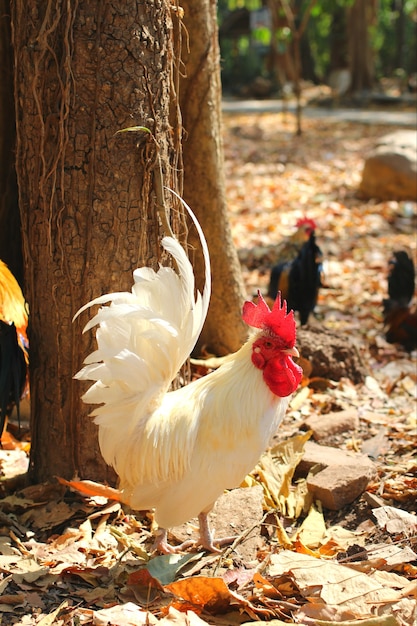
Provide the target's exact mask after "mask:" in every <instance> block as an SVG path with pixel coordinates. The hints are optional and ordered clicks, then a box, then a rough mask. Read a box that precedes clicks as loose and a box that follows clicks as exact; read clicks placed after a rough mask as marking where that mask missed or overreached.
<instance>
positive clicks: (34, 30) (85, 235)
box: [12, 0, 182, 481]
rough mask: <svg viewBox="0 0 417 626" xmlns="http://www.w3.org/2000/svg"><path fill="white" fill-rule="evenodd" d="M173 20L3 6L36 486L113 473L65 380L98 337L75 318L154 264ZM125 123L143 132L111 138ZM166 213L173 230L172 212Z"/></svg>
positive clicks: (169, 139)
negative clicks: (10, 54) (8, 35)
mask: <svg viewBox="0 0 417 626" xmlns="http://www.w3.org/2000/svg"><path fill="white" fill-rule="evenodd" d="M176 19H177V15H176V12H175V10H173V8H172V7H171V6H170V3H169V2H167V1H166V0H144V1H142V2H139V3H138V2H136V0H117V1H116V0H114V1H111V0H105V1H103V0H45V2H39V1H36V0H14V2H13V3H12V27H13V45H14V61H15V101H16V127H17V154H16V160H17V173H18V183H19V192H20V197H19V204H20V211H21V219H22V234H23V244H24V261H25V266H26V271H27V281H26V295H27V299H28V301H29V306H30V330H29V333H30V361H31V404H32V409H31V422H32V424H31V429H32V452H31V461H30V475H31V477H32V480H37V481H39V480H47V479H49V478H51V477H53V476H54V475H60V476H63V477H66V478H69V477H72V476H73V475H74V474H75V473H78V474H79V475H80V476H81V477H88V478H90V479H96V480H103V479H104V478H105V477H106V476H107V477H108V478H110V477H111V473H109V470H108V469H106V467H105V466H104V462H103V461H102V459H101V456H100V454H99V451H98V446H97V443H96V439H97V437H96V427H95V425H94V424H93V422H92V420H90V419H89V418H88V417H87V415H88V413H89V410H90V409H91V407H87V406H85V405H84V404H83V403H82V402H81V400H80V395H81V393H82V392H83V386H82V384H81V383H80V382H79V381H74V380H73V375H74V374H75V373H76V372H77V371H78V369H79V368H80V366H81V364H82V360H83V358H84V357H85V356H86V355H87V354H89V353H90V352H91V351H92V350H93V349H94V345H95V342H94V339H93V334H92V333H87V334H86V335H82V328H83V326H84V324H85V323H86V321H87V314H84V315H83V316H81V319H77V320H76V322H75V323H73V322H72V318H73V315H74V314H75V313H76V312H77V310H78V309H79V307H80V306H82V305H83V304H84V303H86V302H88V301H89V300H91V299H92V298H94V297H96V296H99V295H101V294H103V293H107V292H111V291H120V290H130V288H131V284H132V270H133V269H134V268H136V267H138V266H140V265H144V264H147V265H151V266H154V267H155V266H156V264H157V262H158V260H159V258H158V257H159V255H160V250H161V248H160V244H159V241H160V238H161V234H165V233H161V230H160V228H159V223H158V218H157V214H156V202H155V192H154V180H155V179H154V176H153V174H154V171H155V170H154V168H155V165H156V164H157V162H158V154H159V155H160V157H161V162H162V169H163V177H164V183H165V184H166V185H168V186H169V187H172V188H174V189H176V188H178V186H177V180H176V178H177V161H178V154H179V146H178V145H176V135H175V133H172V127H171V123H170V119H169V111H170V101H171V103H172V102H173V101H174V102H175V93H173V85H174V82H175V81H174V80H173V76H172V74H173V50H172V30H173V29H172V26H173V21H175V20H176ZM171 122H172V119H171ZM134 126H145V127H147V128H149V129H150V130H151V131H152V134H150V133H144V132H140V131H135V132H125V133H119V134H117V131H120V130H122V129H124V128H127V127H134ZM168 202H169V203H171V204H172V202H173V200H172V198H170V199H168ZM174 208H175V207H174ZM172 215H173V216H174V215H175V216H180V217H178V218H174V220H173V222H174V231H175V232H178V231H179V230H180V228H181V223H182V218H181V209H180V207H178V206H176V208H175V211H173V212H172Z"/></svg>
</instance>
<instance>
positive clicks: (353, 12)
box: [348, 0, 377, 93]
mask: <svg viewBox="0 0 417 626" xmlns="http://www.w3.org/2000/svg"><path fill="white" fill-rule="evenodd" d="M376 3H377V0H371V2H370V1H369V0H355V2H354V3H353V5H352V6H351V7H350V8H349V9H348V33H349V69H350V75H351V85H350V89H351V91H352V92H353V93H354V92H358V91H363V90H369V89H371V88H372V85H373V83H374V56H373V51H372V49H371V46H370V38H369V28H370V26H371V25H372V24H373V23H374V22H375V18H376Z"/></svg>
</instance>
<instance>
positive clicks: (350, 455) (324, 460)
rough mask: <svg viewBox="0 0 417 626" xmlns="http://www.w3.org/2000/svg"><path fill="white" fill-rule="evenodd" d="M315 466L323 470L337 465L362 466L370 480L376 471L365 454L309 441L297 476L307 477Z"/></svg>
mask: <svg viewBox="0 0 417 626" xmlns="http://www.w3.org/2000/svg"><path fill="white" fill-rule="evenodd" d="M315 465H318V466H319V467H321V468H322V469H325V468H326V467H336V466H337V465H353V466H359V465H360V466H361V467H363V468H364V469H365V470H366V471H367V473H368V476H369V478H372V476H373V475H374V474H375V471H376V470H375V465H374V463H373V462H372V461H371V460H370V459H369V458H368V457H367V456H366V455H365V454H359V453H357V452H349V451H347V450H339V448H333V447H332V446H321V445H319V444H318V443H314V441H307V442H306V444H305V446H304V454H303V458H302V459H301V461H300V463H299V464H298V467H297V472H296V476H297V477H299V476H307V474H308V472H309V471H310V470H311V468H312V467H313V466H315Z"/></svg>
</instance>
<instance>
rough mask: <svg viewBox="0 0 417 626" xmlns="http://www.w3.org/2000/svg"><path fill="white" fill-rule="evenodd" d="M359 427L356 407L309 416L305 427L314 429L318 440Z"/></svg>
mask: <svg viewBox="0 0 417 626" xmlns="http://www.w3.org/2000/svg"><path fill="white" fill-rule="evenodd" d="M358 427H359V416H358V410H357V409H355V408H350V409H346V410H345V411H336V412H332V413H326V414H325V415H312V416H310V417H308V418H307V419H306V420H305V422H304V424H303V428H305V430H311V431H313V437H314V439H315V440H316V441H321V440H323V439H327V438H328V437H331V436H332V435H337V434H338V433H345V432H348V431H350V430H356V429H357V428H358Z"/></svg>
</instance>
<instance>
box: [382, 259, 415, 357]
mask: <svg viewBox="0 0 417 626" xmlns="http://www.w3.org/2000/svg"><path fill="white" fill-rule="evenodd" d="M388 265H389V269H388V298H387V299H385V300H384V301H383V315H384V326H385V338H386V340H387V341H388V342H389V343H398V344H401V345H402V346H403V347H404V348H405V349H406V350H407V351H408V352H411V351H412V350H414V349H415V348H417V310H416V308H415V307H414V308H412V307H410V302H411V300H412V298H413V295H414V289H415V269H414V263H413V260H412V258H411V257H410V256H409V255H408V254H407V252H404V251H403V250H400V251H398V252H394V254H393V256H392V258H391V259H390V261H389V264H388Z"/></svg>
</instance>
